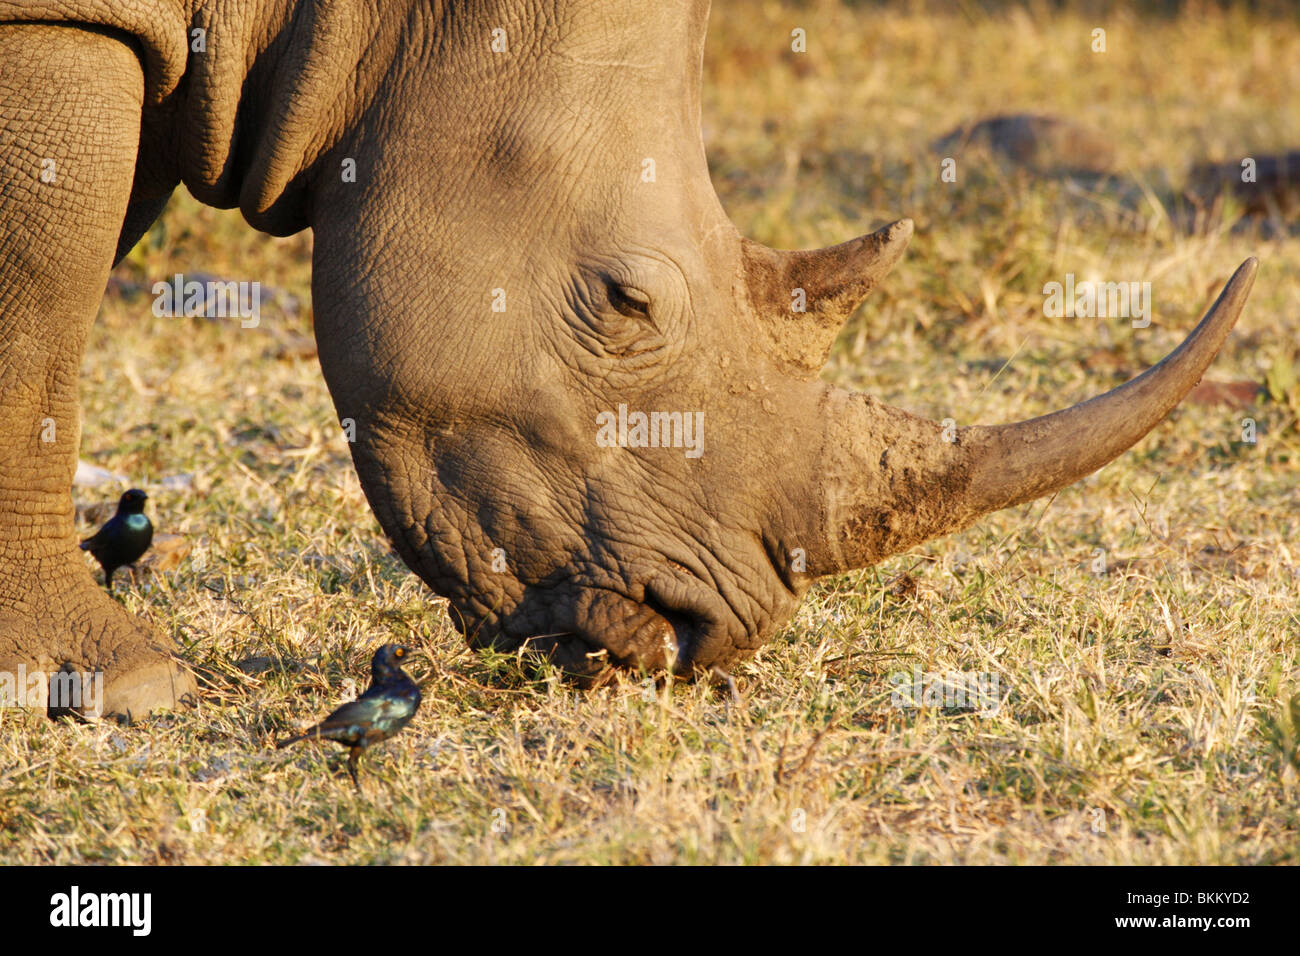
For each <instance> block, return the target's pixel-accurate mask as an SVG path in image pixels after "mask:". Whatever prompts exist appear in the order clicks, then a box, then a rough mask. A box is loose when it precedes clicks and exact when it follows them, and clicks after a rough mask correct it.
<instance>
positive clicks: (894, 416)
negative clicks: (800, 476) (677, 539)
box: [807, 258, 1257, 575]
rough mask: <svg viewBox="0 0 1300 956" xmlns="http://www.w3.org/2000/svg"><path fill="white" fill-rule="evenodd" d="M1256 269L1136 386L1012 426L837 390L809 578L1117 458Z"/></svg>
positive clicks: (1226, 327)
mask: <svg viewBox="0 0 1300 956" xmlns="http://www.w3.org/2000/svg"><path fill="white" fill-rule="evenodd" d="M1256 265H1257V263H1256V261H1255V259H1253V258H1252V259H1247V260H1246V261H1245V262H1243V263H1242V264H1241V266H1240V267H1238V269H1237V271H1236V272H1235V273H1234V274H1233V276H1232V278H1231V279H1229V280H1228V283H1227V285H1226V286H1225V287H1224V289H1223V292H1222V293H1220V295H1219V297H1218V299H1217V300H1216V301H1215V303H1214V305H1213V306H1212V307H1211V308H1210V310H1209V312H1208V313H1206V315H1205V317H1204V318H1203V319H1202V320H1201V322H1200V324H1198V325H1197V326H1196V328H1195V329H1194V330H1193V331H1192V332H1191V334H1189V335H1188V336H1187V338H1186V339H1185V340H1184V341H1183V343H1182V345H1180V346H1179V347H1178V348H1176V349H1175V350H1174V351H1172V352H1170V353H1169V354H1168V355H1167V356H1165V358H1164V359H1163V360H1162V361H1161V362H1160V363H1159V364H1157V365H1154V366H1152V367H1151V368H1149V369H1147V371H1145V372H1143V373H1142V374H1141V375H1139V376H1138V377H1137V378H1135V379H1132V380H1131V381H1129V382H1127V383H1125V384H1124V385H1121V386H1119V387H1118V388H1115V389H1112V390H1111V391H1109V392H1107V393H1106V394H1104V395H1101V396H1099V397H1097V398H1093V399H1091V400H1089V401H1086V402H1082V403H1080V404H1078V405H1074V406H1072V407H1071V408H1067V409H1064V410H1063V411H1059V412H1053V413H1052V414H1050V415H1044V416H1042V417H1040V418H1034V419H1031V420H1029V421H1024V422H1019V423H1017V424H1014V425H997V426H980V425H973V426H969V427H965V428H956V427H955V425H954V426H953V427H950V428H943V427H941V426H940V425H939V424H937V423H935V422H932V421H927V420H926V419H923V418H918V417H916V416H915V415H911V414H909V413H908V412H905V411H903V410H902V409H898V408H892V407H890V406H888V405H884V404H882V403H880V402H878V401H876V400H875V399H872V398H870V397H868V396H866V395H862V394H859V393H850V392H844V391H842V390H840V389H831V390H829V391H828V393H827V398H826V406H825V408H824V409H823V413H824V416H825V419H826V420H827V421H828V422H830V425H829V426H828V427H829V429H830V430H829V431H828V433H827V438H826V441H827V453H826V454H825V456H824V458H823V461H824V468H823V469H822V475H823V480H824V482H825V485H824V488H825V508H824V511H823V513H822V515H821V521H822V522H823V524H822V528H821V530H820V531H819V532H814V533H813V534H812V536H811V540H812V542H813V547H812V549H810V550H809V553H808V559H807V560H808V568H807V570H808V571H809V573H811V574H814V575H818V574H826V573H832V572H837V571H844V570H849V569H851V568H860V567H866V566H869V565H871V564H874V563H875V562H876V561H879V560H880V559H881V558H884V557H887V556H888V555H890V554H897V553H898V552H899V551H902V550H905V549H906V548H909V547H911V546H912V545H915V544H919V543H920V542H922V541H925V540H927V539H929V538H933V537H935V536H937V535H941V534H947V533H949V532H952V531H957V530H960V529H961V528H965V527H967V526H969V525H970V524H971V523H972V522H973V521H974V520H975V519H976V518H978V517H979V516H980V515H984V514H988V513H989V512H991V511H997V510H999V509H1001V508H1007V507H1010V506H1012V505H1016V504H1020V503H1022V502H1026V501H1031V500H1033V499H1034V498H1038V497H1040V496H1042V495H1046V494H1051V493H1052V492H1054V491H1057V490H1059V489H1061V488H1064V487H1066V486H1067V485H1070V484H1073V483H1074V482H1076V481H1078V480H1079V479H1080V478H1083V477H1084V476H1085V475H1088V474H1091V473H1092V472H1094V471H1096V470H1097V469H1098V468H1100V467H1102V466H1103V465H1105V464H1106V463H1107V462H1109V461H1111V460H1112V459H1114V458H1116V457H1118V456H1119V455H1120V454H1121V453H1122V452H1124V451H1125V450H1126V449H1128V448H1129V447H1131V446H1132V445H1133V444H1134V443H1136V442H1137V441H1138V440H1139V439H1141V438H1142V436H1144V435H1145V434H1146V433H1147V432H1149V431H1150V430H1151V429H1152V428H1154V427H1155V426H1156V425H1157V424H1158V423H1159V422H1160V421H1161V420H1162V419H1163V418H1164V417H1165V416H1166V415H1167V414H1169V412H1170V411H1171V410H1172V409H1173V407H1174V406H1175V405H1177V404H1178V403H1179V401H1181V400H1182V398H1183V396H1184V395H1186V394H1187V393H1188V392H1189V391H1190V390H1191V389H1192V388H1193V387H1194V386H1195V385H1196V383H1197V382H1199V381H1200V378H1201V375H1202V374H1203V373H1204V372H1205V369H1206V368H1207V367H1208V366H1209V364H1210V362H1211V361H1213V359H1214V356H1215V355H1216V354H1217V353H1218V351H1219V348H1220V346H1222V344H1223V341H1224V339H1225V338H1227V335H1228V332H1229V331H1230V330H1231V329H1232V326H1233V325H1234V324H1235V323H1236V321H1237V318H1238V316H1240V315H1241V310H1242V307H1243V306H1244V305H1245V302H1246V298H1247V296H1248V295H1249V294H1250V289H1251V286H1252V284H1253V283H1254V280H1255V269H1256Z"/></svg>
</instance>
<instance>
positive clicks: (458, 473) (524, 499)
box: [313, 2, 1253, 673]
mask: <svg viewBox="0 0 1300 956" xmlns="http://www.w3.org/2000/svg"><path fill="white" fill-rule="evenodd" d="M473 6H474V5H472V4H467V5H462V6H460V7H457V8H455V10H449V11H447V12H446V14H445V16H444V19H443V20H442V21H441V22H439V23H438V24H437V25H436V28H428V29H425V28H422V27H420V26H419V25H415V26H410V27H409V29H408V34H407V35H405V36H403V37H402V38H401V39H400V40H399V41H397V49H398V52H397V54H396V56H395V58H394V66H393V68H392V69H390V70H389V71H388V73H387V75H386V77H385V79H384V81H383V83H384V88H383V89H382V90H380V91H379V95H376V96H375V97H374V98H373V105H371V106H370V107H369V109H368V110H367V112H366V113H365V116H364V119H363V121H362V122H361V123H360V124H359V126H358V127H357V129H356V130H355V132H354V133H353V134H352V135H351V136H350V137H349V138H346V139H345V140H344V141H343V142H342V143H341V144H340V146H339V147H338V149H337V150H336V157H335V158H336V159H337V158H347V157H353V158H355V160H356V163H357V171H358V175H357V177H356V182H348V181H338V182H330V183H323V184H322V185H321V186H320V187H319V189H318V191H317V193H316V195H315V196H314V199H313V209H314V213H313V225H314V227H315V229H316V236H317V239H316V266H315V273H316V278H315V280H314V281H315V301H316V312H317V337H318V340H319V346H320V355H321V360H322V364H323V366H324V369H325V373H326V378H327V381H328V383H329V386H330V389H331V392H332V394H333V396H334V400H335V403H336V406H337V409H338V412H339V415H340V418H342V419H344V420H347V419H351V420H352V421H353V422H354V423H355V433H356V439H355V442H354V444H353V445H352V449H353V456H354V458H355V461H356V464H357V467H358V469H359V473H360V476H361V479H362V483H363V485H364V487H365V490H366V494H367V496H368V497H369V500H370V502H371V504H372V506H373V507H374V509H375V512H376V514H377V515H378V517H379V519H380V522H381V523H382V525H383V527H384V528H385V530H386V532H387V533H388V535H389V536H390V537H391V539H392V540H393V542H394V544H395V546H396V548H397V550H398V552H399V553H400V554H401V556H402V558H403V559H404V560H405V561H406V562H407V563H408V564H409V565H410V566H411V568H413V569H414V570H415V571H416V572H417V573H418V574H419V575H420V576H421V577H422V578H423V579H424V580H425V581H426V582H427V583H428V584H429V585H430V586H431V587H432V588H433V589H434V590H435V591H436V592H438V593H440V594H442V595H445V596H447V597H448V598H449V599H450V600H451V603H452V607H453V615H452V616H453V619H454V620H455V621H456V622H457V624H458V626H460V627H461V628H462V630H463V631H464V632H465V633H466V635H467V636H468V637H469V639H470V641H471V643H473V644H475V645H477V646H489V645H490V646H496V647H498V648H506V649H513V648H517V647H519V646H522V645H528V646H529V647H532V648H535V649H537V650H539V651H542V652H545V653H547V654H549V655H550V656H551V657H552V658H553V659H554V660H556V661H557V662H558V663H559V664H561V665H562V666H563V667H565V668H567V669H569V670H571V671H575V672H579V673H591V672H593V671H595V670H598V669H600V668H603V667H604V666H606V665H607V664H610V663H614V664H618V663H622V664H638V665H644V666H647V667H661V666H669V667H672V668H675V669H677V670H678V671H692V670H698V669H701V668H707V667H710V666H713V665H720V664H725V663H727V662H728V661H730V660H732V659H735V658H736V657H739V656H742V655H743V654H745V653H747V652H749V651H752V650H753V649H754V648H756V647H757V646H759V645H760V644H761V643H762V642H763V640H764V639H765V638H767V637H769V636H770V635H771V634H772V633H773V631H774V630H775V629H776V628H778V627H780V626H781V624H782V623H783V622H784V621H786V620H787V619H788V618H789V616H790V615H791V613H792V611H793V609H794V607H795V605H796V603H797V601H798V599H799V598H800V596H801V595H802V594H803V592H804V591H805V590H806V588H807V587H808V586H809V584H810V583H811V582H812V581H813V580H814V579H815V577H816V576H818V575H822V574H826V573H830V572H835V571H839V570H843V569H848V568H854V567H862V566H866V565H868V564H871V563H873V562H875V561H877V560H879V559H881V558H883V557H885V556H887V555H889V554H893V553H896V552H898V551H900V550H902V549H905V548H907V547H909V546H911V545H913V544H916V543H918V542H920V541H923V540H925V539H927V538H930V537H933V536H935V535H939V534H943V533H945V532H949V531H952V530H955V529H958V528H961V527H964V526H966V525H968V524H969V523H970V522H972V521H973V520H974V519H975V518H976V517H978V516H979V515H981V514H984V513H987V512H990V511H993V510H995V509H999V508H1004V507H1007V506H1009V505H1012V504H1015V503H1018V502H1022V501H1026V500H1029V499H1031V498H1034V497H1036V496H1038V495H1042V494H1045V493H1048V492H1050V491H1052V490H1054V489H1057V488H1060V487H1062V486H1064V485H1067V484H1069V483H1071V482H1073V481H1075V480H1077V479H1078V478H1080V477H1081V476H1083V475H1086V474H1088V473H1089V472H1091V471H1093V470H1095V469H1097V468H1099V467H1100V466H1101V465H1103V464H1105V463H1106V462H1108V461H1110V460H1111V459H1112V458H1114V457H1115V456H1116V455H1118V454H1119V453H1120V452H1121V451H1123V450H1124V449H1125V448H1127V447H1129V446H1130V445H1131V444H1133V443H1134V442H1135V441H1137V440H1138V439H1139V438H1140V437H1141V436H1142V435H1143V434H1145V433H1146V432H1147V431H1148V430H1149V429H1150V428H1151V427H1153V426H1154V425H1155V424H1156V423H1157V422H1158V421H1159V420H1160V419H1161V418H1162V417H1163V416H1164V415H1165V414H1166V413H1167V412H1168V411H1169V410H1170V409H1171V408H1172V407H1173V406H1174V405H1175V404H1176V403H1177V402H1178V400H1179V399H1180V398H1181V397H1182V395H1183V394H1184V393H1185V392H1186V391H1187V390H1188V389H1189V388H1190V387H1191V386H1192V385H1193V384H1194V383H1195V382H1196V381H1197V380H1198V378H1199V376H1200V374H1201V372H1202V370H1203V369H1204V368H1205V367H1206V365H1207V364H1208V363H1209V361H1210V360H1211V359H1212V358H1213V356H1214V354H1215V352H1216V351H1217V349H1218V347H1219V345H1220V344H1221V342H1222V341H1223V339H1224V336H1225V335H1226V334H1227V332H1228V330H1229V329H1230V327H1231V325H1232V323H1233V322H1234V321H1235V318H1236V316H1237V314H1238V312H1239V310H1240V307H1241V305H1242V303H1243V302H1244V299H1245V296H1246V294H1247V292H1248V290H1249V286H1250V282H1251V278H1252V275H1253V262H1252V263H1248V264H1247V265H1246V266H1243V268H1242V269H1241V270H1239V272H1238V274H1237V275H1236V276H1235V277H1234V278H1233V280H1232V282H1231V283H1230V284H1229V286H1228V287H1227V289H1226V290H1225V292H1224V294H1223V296H1222V297H1221V298H1220V301H1219V303H1218V304H1217V305H1216V308H1215V309H1214V310H1213V311H1212V312H1211V314H1210V315H1209V316H1207V317H1206V319H1205V320H1204V321H1203V322H1202V323H1201V325H1200V326H1199V327H1198V329H1197V330H1196V331H1195V332H1194V333H1193V334H1192V335H1191V336H1190V337H1189V339H1188V340H1187V342H1186V343H1184V345H1183V346H1182V347H1181V348H1179V349H1178V350H1177V351H1176V352H1175V353H1173V354H1172V355H1171V356H1170V357H1169V358H1167V359H1166V360H1165V361H1164V362H1162V363H1161V364H1160V365H1159V366H1157V367H1156V368H1154V369H1152V370H1150V371H1148V372H1147V373H1146V374H1144V375H1143V376H1141V377H1140V378H1138V379H1136V380H1134V381H1133V382H1130V383H1129V384H1128V385H1125V386H1123V387H1121V388H1119V389H1116V390H1115V391H1114V392H1111V393H1109V394H1107V395H1105V396H1103V397H1101V398H1099V399H1095V400H1093V401H1091V402H1088V403H1085V404H1083V405H1080V406H1076V407H1074V408H1071V409H1069V410H1067V411H1064V412H1059V413H1056V414H1055V415H1049V416H1046V417H1044V418H1040V419H1035V420H1033V421H1030V422H1025V423H1022V424H1017V425H1010V426H1003V427H992V428H981V427H968V428H963V429H958V430H956V431H955V432H945V430H944V429H942V428H941V427H940V426H939V425H938V424H935V423H932V422H929V421H925V420H923V419H920V418H917V417H915V416H912V415H910V414H908V413H906V412H904V411H901V410H899V409H895V408H891V407H888V406H885V405H883V404H881V403H879V402H877V401H875V400H873V399H871V398H869V397H866V396H863V395H857V394H850V393H847V392H844V391H842V390H840V389H837V388H833V387H831V386H829V385H827V384H825V383H824V382H822V381H820V380H819V378H818V373H819V370H820V369H821V366H822V364H823V362H824V360H825V358H826V355H827V353H828V351H829V349H830V346H831V343H832V341H833V340H834V338H835V336H836V333H837V331H838V329H839V326H840V323H841V322H842V321H843V320H844V319H845V318H846V317H847V316H848V314H849V313H850V312H851V311H852V310H853V309H854V308H855V307H856V306H857V304H858V303H859V302H860V301H861V300H862V299H863V297H864V296H865V295H866V294H867V293H868V292H869V291H870V289H871V288H872V287H873V286H874V285H875V284H876V282H877V281H878V280H879V279H880V278H881V277H882V276H883V275H884V274H885V273H886V272H887V271H888V270H889V268H890V267H891V266H893V265H894V263H895V262H896V261H897V260H898V258H899V257H900V255H901V254H902V250H903V247H904V246H905V245H906V243H907V241H908V239H909V238H910V236H911V231H912V226H911V223H910V222H907V221H906V220H904V221H900V222H897V223H894V224H893V225H891V226H888V227H886V228H884V229H882V230H880V231H878V232H876V233H874V234H871V235H868V236H864V237H862V238H860V239H856V240H853V241H852V242H848V243H845V244H844V245H841V246H836V247H833V248H830V249H824V250H818V251H807V252H779V251H776V250H772V249H768V248H766V247H763V246H761V245H758V244H756V243H752V242H750V241H748V240H746V239H744V238H742V237H741V236H740V235H739V234H738V233H737V232H736V230H735V228H734V227H733V226H732V224H731V223H730V222H729V220H728V219H727V217H726V215H725V214H724V212H723V211H722V209H721V207H720V205H719V203H718V200H717V197H716V195H715V193H714V191H713V188H712V185H711V183H710V180H709V174H708V170H707V167H706V163H705V157H704V151H703V147H702V143H701V136H700V125H699V109H700V95H699V84H700V61H701V52H702V47H703V40H704V32H705V22H706V19H707V4H706V3H692V4H672V3H661V4H643V5H638V6H637V7H636V9H635V14H633V13H632V10H631V8H630V7H629V8H628V9H627V11H626V13H624V12H612V11H611V9H610V8H608V7H606V6H604V5H601V4H592V3H584V2H576V3H567V4H564V3H559V4H548V5H538V4H529V5H519V4H512V5H510V8H511V9H510V11H506V10H505V9H501V10H500V11H499V12H494V11H492V10H488V11H487V12H484V11H482V10H477V11H475V10H471V9H470V8H471V7H473ZM503 6H504V5H503ZM543 7H546V8H547V9H546V11H545V12H543V10H542V8H543ZM521 9H522V11H523V12H521ZM618 9H619V10H620V11H621V10H622V8H618ZM412 22H413V23H414V21H412ZM494 47H495V49H494ZM403 50H405V51H406V52H405V54H404V53H403V52H402V51H403Z"/></svg>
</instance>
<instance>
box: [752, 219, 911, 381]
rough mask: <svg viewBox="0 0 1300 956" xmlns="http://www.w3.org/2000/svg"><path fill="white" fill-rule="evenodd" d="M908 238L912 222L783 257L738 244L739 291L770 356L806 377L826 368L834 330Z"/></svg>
mask: <svg viewBox="0 0 1300 956" xmlns="http://www.w3.org/2000/svg"><path fill="white" fill-rule="evenodd" d="M911 238H912V220H910V219H900V220H898V221H897V222H894V223H890V224H889V225H888V226H885V227H884V228H883V229H879V230H877V231H876V232H873V233H870V234H868V235H865V236H859V237H858V238H856V239H851V240H849V241H848V242H844V243H841V244H840V245H838V246H830V247H828V248H826V249H809V250H805V251H802V252H785V251H782V250H779V249H769V248H768V247H767V246H764V245H762V244H760V243H757V242H752V241H750V240H749V239H742V240H741V248H742V256H743V262H744V269H745V285H746V287H747V288H748V290H749V294H750V299H751V303H752V304H753V306H754V309H755V311H756V312H757V313H758V314H759V315H760V316H762V317H763V318H764V319H766V320H768V326H767V328H768V330H769V331H770V332H771V334H772V337H773V340H774V343H775V349H776V353H777V355H778V356H779V357H781V358H783V359H785V360H786V361H788V362H790V363H791V364H793V365H795V366H796V367H797V368H798V369H799V370H800V371H802V372H804V373H805V374H806V375H808V376H816V375H817V374H818V373H819V372H820V371H821V369H822V366H823V365H825V364H826V357H827V355H829V354H830V350H831V344H832V343H833V342H834V341H835V337H836V336H837V335H838V334H839V331H840V326H842V325H843V324H844V321H845V320H846V319H847V318H848V317H849V315H850V313H852V312H853V310H854V309H855V308H857V306H858V304H859V303H861V302H862V300H863V299H865V298H866V297H867V294H868V293H869V292H871V290H872V289H874V288H875V287H876V285H877V284H878V283H879V282H880V280H881V279H883V278H884V277H885V275H886V274H887V273H888V272H889V270H890V269H892V268H893V267H894V263H896V262H898V260H899V259H900V258H901V257H902V255H903V250H904V249H906V248H907V243H908V240H909V239H911Z"/></svg>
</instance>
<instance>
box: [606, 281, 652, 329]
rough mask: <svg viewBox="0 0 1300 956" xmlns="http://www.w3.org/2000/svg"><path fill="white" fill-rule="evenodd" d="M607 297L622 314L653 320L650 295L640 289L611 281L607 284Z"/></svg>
mask: <svg viewBox="0 0 1300 956" xmlns="http://www.w3.org/2000/svg"><path fill="white" fill-rule="evenodd" d="M605 297H606V298H607V299H608V300H609V304H610V305H611V306H612V307H613V308H614V311H616V312H618V313H619V314H620V315H626V316H627V317H628V318H630V319H644V320H645V321H647V322H653V320H652V319H651V318H650V297H649V296H648V295H646V294H645V293H644V292H642V291H641V290H640V289H637V288H634V287H632V286H630V285H623V284H622V283H621V282H610V283H608V284H607V286H606V290H605Z"/></svg>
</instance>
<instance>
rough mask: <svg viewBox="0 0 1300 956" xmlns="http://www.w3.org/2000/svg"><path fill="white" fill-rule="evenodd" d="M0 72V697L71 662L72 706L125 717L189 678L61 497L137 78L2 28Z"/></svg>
mask: <svg viewBox="0 0 1300 956" xmlns="http://www.w3.org/2000/svg"><path fill="white" fill-rule="evenodd" d="M0 63H3V64H4V71H3V79H0V695H5V696H9V694H6V690H8V691H10V692H13V691H17V696H18V703H22V704H26V705H28V706H41V702H40V701H38V700H33V697H32V688H35V687H36V684H37V682H36V681H32V687H31V688H28V687H24V686H16V685H17V677H16V675H18V674H20V673H24V672H25V673H26V674H27V675H28V676H30V675H31V673H32V672H33V671H34V670H40V671H43V672H44V673H46V674H49V673H52V672H54V671H56V670H57V669H58V668H59V666H60V665H64V664H70V665H71V667H72V669H73V670H77V671H81V672H100V673H102V675H103V681H102V687H103V697H102V700H101V701H94V700H89V699H88V700H84V701H83V702H82V708H83V709H85V710H90V711H93V710H96V709H98V708H96V706H95V705H96V703H101V704H102V707H103V710H104V712H105V713H117V714H135V715H137V716H139V715H141V714H143V713H146V712H147V711H149V710H152V709H155V708H158V707H167V706H170V705H172V704H174V703H175V702H176V701H177V700H178V699H179V698H180V696H181V695H182V694H185V693H188V692H190V691H192V690H193V689H194V681H193V678H192V677H191V676H190V675H189V674H188V673H187V672H185V671H184V670H182V669H181V668H179V667H178V665H177V664H176V663H175V662H174V661H173V660H172V659H171V657H170V656H169V655H167V654H166V653H165V652H164V651H162V650H161V649H160V648H158V647H157V645H156V641H155V638H154V636H153V635H152V634H151V632H150V630H149V628H147V627H146V626H145V625H143V624H142V623H140V622H138V621H136V620H135V619H134V618H132V617H131V616H130V615H129V614H127V613H126V612H125V611H124V610H123V609H122V608H121V606H120V605H118V604H117V603H116V602H114V601H113V600H112V599H111V598H109V597H108V596H107V595H106V594H105V593H104V590H103V589H102V588H100V587H98V586H96V584H95V582H94V579H93V578H92V577H91V573H90V569H89V568H88V567H87V564H86V560H85V557H84V555H83V554H82V553H81V552H80V551H79V550H78V549H77V539H76V536H75V534H74V528H73V507H72V499H71V495H70V489H71V488H72V475H73V472H74V470H75V468H76V461H77V446H78V442H79V439H80V431H81V428H80V409H79V405H78V397H77V390H78V379H79V374H80V368H81V357H82V351H83V349H84V347H85V342H86V335H87V332H88V330H89V328H90V324H91V322H92V321H93V320H94V317H95V312H96V309H97V307H98V304H99V300H100V297H101V295H102V293H103V290H104V285H105V282H106V280H107V277H108V271H109V268H110V266H111V264H112V260H113V255H114V250H115V248H116V245H117V240H118V234H119V232H120V229H121V226H122V220H123V216H124V213H125V209H126V205H127V199H128V195H129V193H130V189H131V181H132V171H133V169H134V166H135V156H136V149H137V141H138V137H139V126H140V109H141V98H142V96H143V77H142V74H141V68H140V64H139V61H138V60H137V58H136V56H135V54H134V52H133V51H132V50H131V48H130V47H129V46H127V45H126V44H125V43H124V42H123V41H121V40H120V39H117V38H116V37H114V36H111V35H108V34H106V33H103V32H95V31H90V30H83V29H79V28H76V27H68V26H53V25H40V24H10V25H0ZM20 665H21V666H22V668H23V670H22V671H20V669H19V668H20ZM5 675H9V677H8V681H7V682H6V680H5ZM47 686H48V685H47ZM90 690H93V685H91V687H90V688H88V689H87V693H89V692H90ZM0 703H2V702H0Z"/></svg>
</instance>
